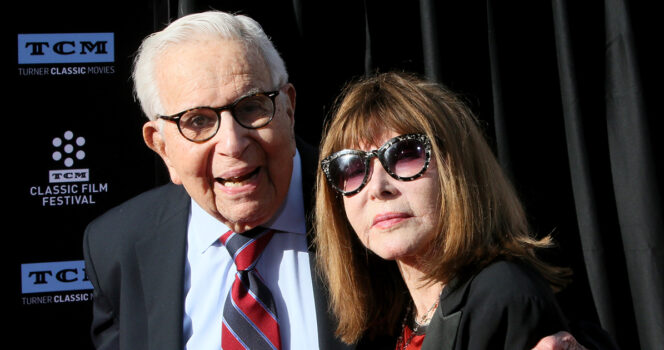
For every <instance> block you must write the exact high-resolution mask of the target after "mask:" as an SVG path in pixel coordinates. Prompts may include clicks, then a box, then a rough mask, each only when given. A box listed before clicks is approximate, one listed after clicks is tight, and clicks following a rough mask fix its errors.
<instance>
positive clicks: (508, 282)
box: [422, 261, 568, 350]
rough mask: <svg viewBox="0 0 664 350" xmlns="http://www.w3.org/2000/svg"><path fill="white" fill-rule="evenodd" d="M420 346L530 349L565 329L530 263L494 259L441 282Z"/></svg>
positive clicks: (424, 348) (550, 295)
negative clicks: (461, 278)
mask: <svg viewBox="0 0 664 350" xmlns="http://www.w3.org/2000/svg"><path fill="white" fill-rule="evenodd" d="M439 305H440V306H439V307H438V309H437V310H436V311H435V314H434V316H433V318H432V320H431V323H430V324H429V327H428V329H427V335H426V337H425V338H424V343H423V344H422V350H432V349H458V350H461V349H464V350H466V349H467V350H471V349H478V350H479V349H531V348H532V347H533V346H535V344H537V342H538V341H539V340H540V339H541V338H544V337H545V336H548V335H551V334H554V333H557V332H559V331H563V330H568V328H567V322H566V320H565V319H564V316H563V314H562V312H561V311H560V309H559V307H558V305H557V304H556V300H555V297H554V295H553V292H552V291H551V289H550V288H549V286H548V285H547V284H546V283H545V282H544V280H543V279H542V278H541V277H540V276H539V275H537V274H536V273H535V272H534V271H533V270H532V269H530V268H528V267H525V266H522V265H520V264H517V263H512V262H506V261H498V262H495V263H493V264H491V265H489V266H488V267H486V268H484V269H483V270H481V271H480V272H479V273H478V274H477V275H475V276H474V277H472V278H470V279H468V280H466V281H463V282H459V281H453V282H451V283H450V284H448V286H447V287H446V288H445V290H444V291H443V294H442V295H441V298H440V303H439Z"/></svg>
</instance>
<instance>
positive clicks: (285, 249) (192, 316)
mask: <svg viewBox="0 0 664 350" xmlns="http://www.w3.org/2000/svg"><path fill="white" fill-rule="evenodd" d="M301 173H302V172H301V163H300V155H299V153H296V155H295V157H294V158H293V174H292V176H291V183H290V188H289V190H288V195H287V198H286V202H285V203H284V205H283V206H282V207H281V208H280V209H279V211H278V212H277V214H276V215H275V217H274V219H273V220H271V221H270V222H268V223H266V224H265V225H261V226H266V227H270V228H273V229H278V230H280V231H284V232H280V233H277V234H275V235H274V236H273V237H272V239H271V240H270V243H269V244H268V246H267V247H266V248H265V250H264V252H263V255H262V256H261V258H260V260H259V261H258V263H257V265H256V269H257V270H258V272H259V273H260V274H261V276H262V277H263V278H264V281H265V284H266V285H267V286H268V287H269V288H270V291H271V292H272V296H273V297H274V301H275V304H276V305H277V313H278V317H279V331H280V334H281V343H282V348H283V349H318V328H317V322H316V311H315V305H314V295H313V285H312V281H311V268H310V265H309V252H308V250H307V238H306V226H305V214H304V213H305V212H304V202H303V195H302V176H301ZM226 231H228V227H226V226H225V225H224V224H222V223H221V222H220V221H218V220H217V219H215V218H214V217H212V216H211V215H209V214H208V213H207V212H205V211H204V210H203V209H201V208H200V207H199V206H198V204H196V202H195V201H194V200H192V202H191V213H190V216H189V229H188V233H187V261H186V266H185V285H184V291H185V301H184V320H183V322H184V323H183V325H184V342H185V344H184V348H185V349H189V350H206V349H210V350H212V349H215V350H218V349H220V348H221V318H222V313H223V307H224V302H225V301H226V297H227V296H228V291H229V290H230V288H231V285H232V283H233V280H234V279H235V273H236V269H235V264H234V263H233V260H232V259H231V257H230V255H229V254H228V251H227V250H226V248H225V247H224V246H223V245H222V244H221V243H219V240H218V239H219V237H220V236H221V235H222V234H224V233H225V232H226Z"/></svg>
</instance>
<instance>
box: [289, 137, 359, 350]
mask: <svg viewBox="0 0 664 350" xmlns="http://www.w3.org/2000/svg"><path fill="white" fill-rule="evenodd" d="M296 144H297V149H298V151H299V152H300V159H301V161H302V193H303V197H304V210H305V215H306V224H307V242H308V243H309V265H310V268H311V282H312V284H313V288H314V303H315V304H316V321H317V323H318V345H319V346H320V349H321V350H325V349H330V350H336V349H353V348H354V346H348V345H346V344H344V343H342V342H341V341H340V340H339V339H338V338H337V337H335V335H334V331H335V329H336V327H335V326H334V321H333V317H332V315H331V314H330V310H329V309H328V300H329V298H328V295H327V288H325V283H324V281H323V280H322V278H321V275H320V274H319V273H318V270H317V267H316V247H315V246H314V235H315V232H314V229H313V219H314V216H313V214H314V192H315V191H314V189H315V183H316V172H317V170H318V151H317V150H316V149H315V148H314V147H312V146H311V145H309V144H307V143H305V142H304V141H302V140H301V139H300V138H299V137H298V138H296Z"/></svg>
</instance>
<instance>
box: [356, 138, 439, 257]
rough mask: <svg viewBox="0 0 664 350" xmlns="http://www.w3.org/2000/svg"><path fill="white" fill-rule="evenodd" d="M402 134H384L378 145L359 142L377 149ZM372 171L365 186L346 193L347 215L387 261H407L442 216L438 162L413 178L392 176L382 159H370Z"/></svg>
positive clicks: (362, 237) (364, 241)
mask: <svg viewBox="0 0 664 350" xmlns="http://www.w3.org/2000/svg"><path fill="white" fill-rule="evenodd" d="M395 136H399V134H398V133H396V132H389V133H385V134H384V135H383V137H382V138H380V140H381V143H380V144H377V145H360V147H361V150H363V151H370V150H375V149H377V148H379V147H380V146H382V145H383V143H385V142H386V141H387V140H389V139H391V138H393V137H395ZM370 166H371V168H372V174H371V177H370V179H369V181H368V183H367V184H366V186H365V187H364V188H363V189H362V190H361V191H360V192H359V193H356V194H354V195H351V196H344V198H343V203H344V209H345V211H346V216H347V217H348V221H349V222H350V224H351V226H352V227H353V229H354V230H355V232H356V234H357V236H358V238H359V239H360V241H361V242H362V244H364V246H365V247H367V248H368V249H370V250H371V251H373V252H374V253H376V254H377V255H378V256H380V257H381V258H383V259H386V260H406V259H410V258H413V257H416V256H417V255H419V254H421V253H423V252H424V251H425V249H426V247H427V245H428V244H429V242H431V240H432V239H433V238H434V236H435V230H436V227H437V224H438V219H439V217H440V188H439V186H438V171H437V164H436V163H435V161H434V157H432V160H431V164H429V168H428V169H427V170H426V172H425V173H424V174H423V175H422V176H420V177H419V178H417V179H415V180H413V181H400V180H397V179H394V178H393V177H391V176H390V175H389V174H388V173H387V172H385V169H383V166H382V165H381V163H380V161H378V160H377V159H376V158H373V159H372V160H371V165H370Z"/></svg>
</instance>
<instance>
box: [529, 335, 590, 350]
mask: <svg viewBox="0 0 664 350" xmlns="http://www.w3.org/2000/svg"><path fill="white" fill-rule="evenodd" d="M533 350H587V349H586V348H585V347H584V346H583V345H581V344H579V343H578V342H577V341H576V339H575V338H574V336H572V335H571V334H569V333H567V332H558V333H556V334H554V335H550V336H548V337H544V338H542V340H540V341H539V343H537V345H535V347H534V348H533Z"/></svg>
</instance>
